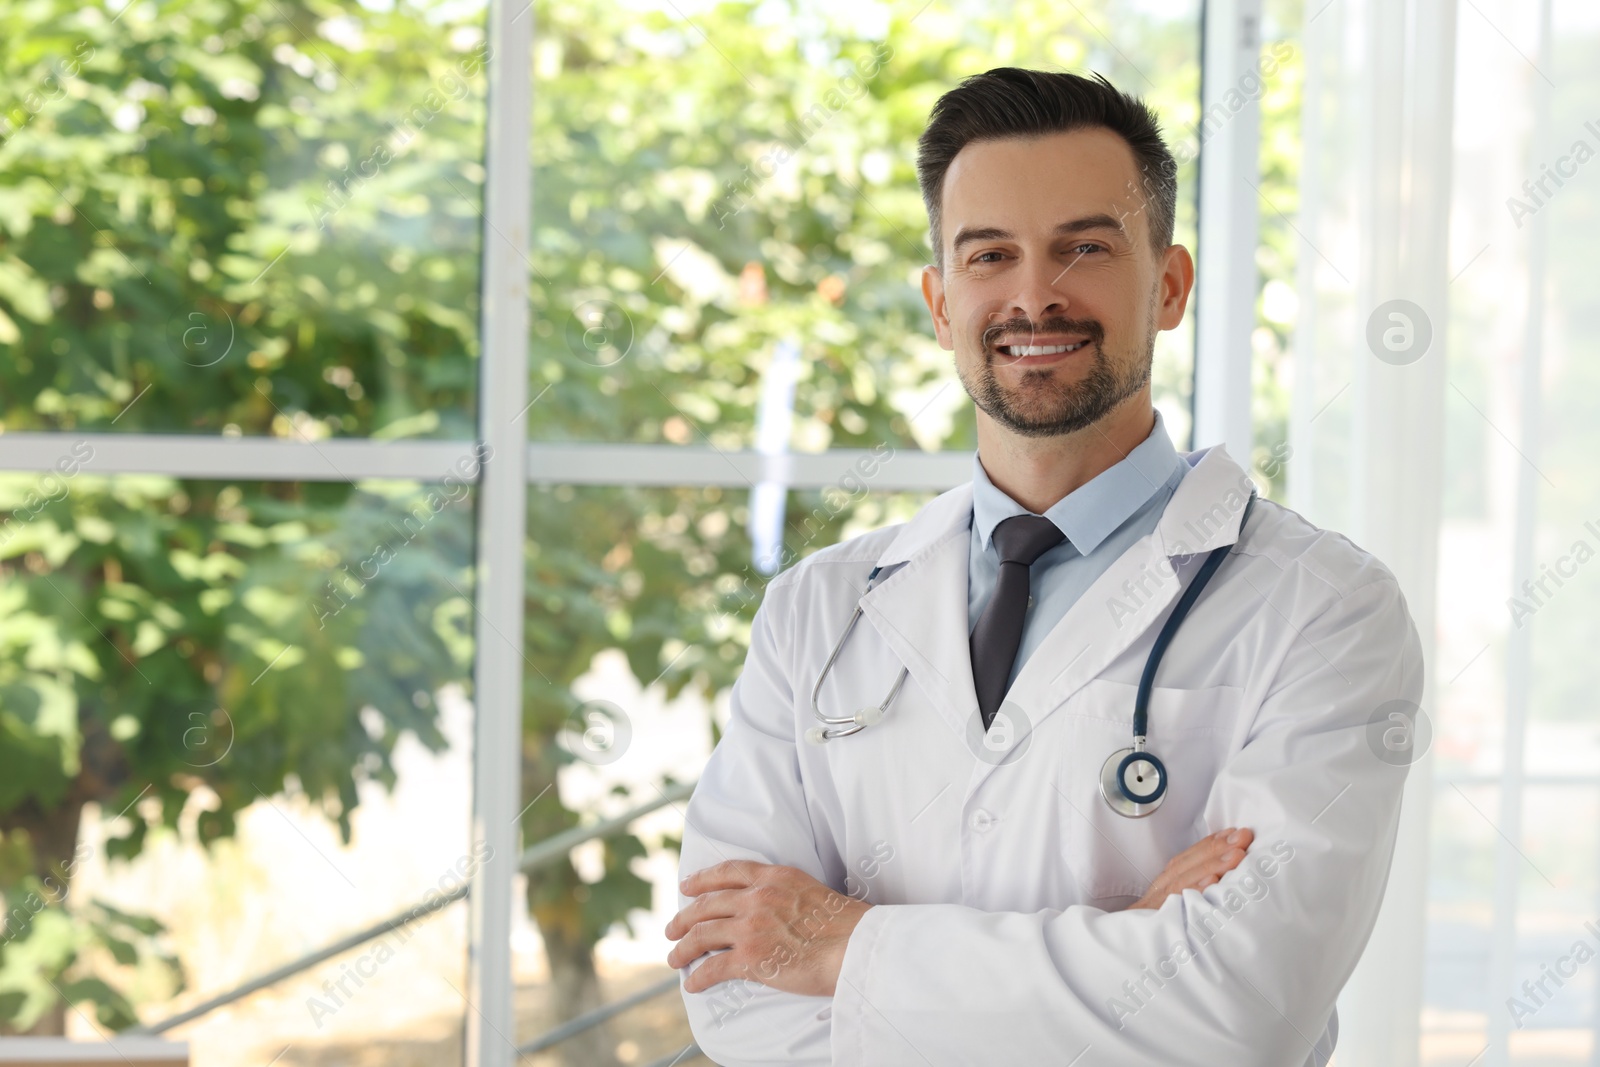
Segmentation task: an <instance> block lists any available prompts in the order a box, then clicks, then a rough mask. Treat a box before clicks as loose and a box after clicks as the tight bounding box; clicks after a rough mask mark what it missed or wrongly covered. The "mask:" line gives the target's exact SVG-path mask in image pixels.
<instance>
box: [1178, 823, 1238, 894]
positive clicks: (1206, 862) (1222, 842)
mask: <svg viewBox="0 0 1600 1067" xmlns="http://www.w3.org/2000/svg"><path fill="white" fill-rule="evenodd" d="M1230 832H1231V831H1229V830H1220V831H1218V832H1217V833H1214V834H1212V835H1211V836H1210V837H1205V838H1201V839H1200V840H1199V841H1198V842H1196V843H1195V844H1193V845H1191V846H1189V847H1188V848H1187V849H1185V850H1184V851H1182V852H1180V853H1178V854H1177V855H1176V856H1174V857H1173V858H1172V861H1171V862H1170V863H1168V864H1167V869H1166V871H1164V872H1163V873H1164V874H1166V875H1167V876H1168V877H1169V878H1170V879H1172V880H1176V881H1178V882H1188V881H1190V880H1192V879H1193V878H1195V877H1196V876H1197V875H1200V874H1203V873H1204V872H1206V871H1209V870H1210V869H1211V868H1212V867H1213V866H1214V865H1215V864H1216V862H1217V860H1218V858H1219V857H1221V856H1222V855H1224V854H1226V853H1227V851H1228V849H1229V848H1231V847H1233V846H1231V845H1229V844H1228V843H1227V841H1228V834H1229V833H1230Z"/></svg>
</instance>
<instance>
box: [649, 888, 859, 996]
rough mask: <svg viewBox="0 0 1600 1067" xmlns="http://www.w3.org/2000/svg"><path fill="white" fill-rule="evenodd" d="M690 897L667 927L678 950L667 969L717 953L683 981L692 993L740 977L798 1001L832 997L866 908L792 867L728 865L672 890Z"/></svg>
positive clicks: (668, 955) (675, 949) (669, 954)
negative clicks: (794, 996) (796, 995)
mask: <svg viewBox="0 0 1600 1067" xmlns="http://www.w3.org/2000/svg"><path fill="white" fill-rule="evenodd" d="M679 888H680V889H682V891H683V893H684V895H686V896H691V897H694V898H695V899H694V900H693V901H692V902H691V903H690V904H689V905H688V906H687V907H685V908H684V909H683V910H682V911H680V912H678V914H676V915H674V916H673V917H672V921H671V922H669V923H667V930H666V933H667V937H668V938H670V939H672V940H673V941H677V942H678V944H677V945H676V946H674V947H673V949H672V951H671V952H670V953H668V954H667V965H668V966H670V967H673V968H675V969H676V968H681V967H687V966H688V965H689V964H690V963H692V962H693V961H694V960H696V959H699V958H700V957H701V956H702V955H705V954H706V953H708V952H715V951H716V950H717V949H728V951H727V952H721V953H718V954H717V955H714V956H712V957H710V958H709V959H707V960H706V961H705V962H704V963H703V964H701V965H700V966H699V967H698V968H696V969H695V970H694V971H693V972H692V973H691V974H690V975H689V976H688V977H687V978H686V979H685V980H684V984H683V988H684V990H685V991H686V992H689V993H699V992H703V991H704V990H706V989H709V988H711V987H712V986H714V985H716V984H717V983H718V982H726V981H728V980H730V979H734V978H744V979H747V980H749V981H752V982H760V983H761V984H762V985H765V986H771V987H772V988H773V989H781V990H783V991H784V992H786V993H799V994H801V995H802V996H813V997H831V996H833V991H834V987H835V986H836V985H837V984H838V982H839V970H840V968H842V967H843V966H844V950H845V946H846V945H847V944H848V943H849V941H850V932H851V931H852V930H854V929H855V928H856V923H858V922H860V921H861V917H862V916H863V915H865V914H866V912H867V909H868V908H870V907H871V906H872V905H870V904H867V903H865V902H864V901H860V900H856V899H855V898H854V897H848V896H846V895H844V894H843V893H840V892H838V891H836V890H833V889H830V888H828V887H827V886H825V885H823V884H822V883H821V882H819V881H817V880H816V879H815V878H813V877H811V876H810V875H809V874H806V873H805V872H804V871H799V870H796V869H795V868H793V867H779V866H775V865H773V864H769V863H754V862H752V861H749V860H728V861H727V862H725V863H719V864H717V865H716V866H715V867H707V868H706V869H705V870H703V871H698V872H696V873H695V874H691V875H690V876H689V877H688V878H685V879H684V880H683V883H682V884H681V886H680V887H679Z"/></svg>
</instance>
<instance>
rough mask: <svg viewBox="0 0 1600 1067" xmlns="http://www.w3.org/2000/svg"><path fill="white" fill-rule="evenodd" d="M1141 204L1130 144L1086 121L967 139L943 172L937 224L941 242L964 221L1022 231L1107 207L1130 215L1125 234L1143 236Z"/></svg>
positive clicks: (1049, 227) (950, 237)
mask: <svg viewBox="0 0 1600 1067" xmlns="http://www.w3.org/2000/svg"><path fill="white" fill-rule="evenodd" d="M1143 204H1144V198H1143V197H1142V196H1141V195H1140V188H1139V168H1138V163H1137V161H1136V160H1135V159H1134V155H1133V149H1132V148H1130V147H1129V146H1128V142H1126V141H1124V140H1123V139H1122V138H1121V137H1120V136H1118V135H1117V134H1115V133H1113V132H1112V131H1110V130H1108V129H1105V128H1104V127H1101V126H1093V127H1086V128H1083V129H1078V130H1072V131H1070V132H1067V133H1048V134H1042V135H1040V136H1037V137H1006V138H1002V139H1000V140H994V141H975V142H973V143H972V144H969V145H967V146H966V147H964V148H963V149H961V151H960V152H957V153H956V157H955V159H953V160H951V161H950V168H949V169H948V170H947V171H945V176H944V190H943V202H942V205H941V214H942V218H941V227H940V228H941V229H942V230H943V238H944V241H945V242H946V247H947V248H948V247H949V242H950V241H952V240H953V238H954V236H955V234H956V233H957V232H958V231H959V230H960V229H961V228H962V227H963V226H982V227H990V226H993V227H999V228H1001V229H1005V230H1010V231H1011V232H1013V233H1015V234H1017V236H1018V237H1022V236H1025V234H1026V232H1027V231H1029V230H1037V229H1042V230H1044V231H1049V230H1052V229H1054V228H1055V226H1056V225H1057V224H1059V223H1062V222H1066V221H1070V220H1072V219H1075V218H1080V217H1082V216H1085V215H1091V214H1095V213H1097V212H1108V213H1110V214H1112V215H1115V216H1118V217H1121V216H1123V215H1125V214H1126V215H1129V216H1130V217H1128V218H1127V219H1125V222H1124V224H1125V225H1126V226H1127V227H1128V233H1129V236H1130V237H1135V238H1143V237H1145V236H1147V234H1148V226H1149V221H1148V220H1147V219H1145V218H1144V217H1143V216H1144V214H1145V213H1144V212H1143V211H1140V210H1139V208H1140V207H1142V206H1143ZM1131 216H1137V217H1131Z"/></svg>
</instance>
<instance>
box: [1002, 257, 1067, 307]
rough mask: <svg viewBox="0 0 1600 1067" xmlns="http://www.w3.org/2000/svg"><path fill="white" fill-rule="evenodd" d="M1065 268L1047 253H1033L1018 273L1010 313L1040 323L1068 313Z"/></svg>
mask: <svg viewBox="0 0 1600 1067" xmlns="http://www.w3.org/2000/svg"><path fill="white" fill-rule="evenodd" d="M1066 275H1067V269H1066V268H1064V267H1063V266H1062V265H1061V264H1060V263H1059V262H1057V261H1056V260H1054V259H1052V258H1051V257H1049V256H1034V257H1031V260H1030V261H1025V262H1024V263H1023V266H1022V270H1021V271H1019V272H1018V273H1017V277H1018V281H1019V285H1020V288H1018V290H1017V291H1016V292H1015V293H1013V294H1012V305H1011V311H1010V314H1011V315H1012V317H1021V318H1026V319H1027V320H1028V321H1029V322H1032V323H1035V324H1037V323H1040V322H1043V321H1044V320H1045V319H1046V318H1048V317H1052V316H1056V317H1059V316H1064V315H1066V313H1067V294H1066V284H1065V283H1066Z"/></svg>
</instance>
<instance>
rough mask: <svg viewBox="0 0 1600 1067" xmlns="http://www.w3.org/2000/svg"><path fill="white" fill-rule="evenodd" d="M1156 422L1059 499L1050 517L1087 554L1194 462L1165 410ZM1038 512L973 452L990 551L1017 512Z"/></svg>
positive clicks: (976, 501)
mask: <svg viewBox="0 0 1600 1067" xmlns="http://www.w3.org/2000/svg"><path fill="white" fill-rule="evenodd" d="M1155 413H1156V421H1155V426H1154V427H1152V428H1151V430H1150V435H1149V436H1148V437H1146V438H1145V439H1144V440H1143V441H1141V442H1140V443H1139V444H1138V445H1137V446H1135V448H1134V449H1133V451H1132V452H1129V453H1128V454H1127V455H1126V456H1124V457H1123V458H1122V459H1121V460H1119V461H1117V462H1116V463H1114V464H1112V465H1111V466H1110V467H1108V468H1107V469H1105V470H1103V471H1101V472H1100V473H1099V474H1097V475H1095V476H1094V477H1093V478H1091V479H1090V480H1089V481H1088V482H1085V483H1084V484H1083V485H1081V486H1079V487H1078V488H1076V489H1074V490H1073V491H1072V492H1070V493H1068V494H1067V495H1066V496H1064V497H1062V498H1061V499H1060V500H1058V501H1056V502H1055V504H1053V505H1052V506H1051V507H1050V508H1049V510H1047V511H1046V512H1045V513H1044V517H1045V518H1047V519H1049V520H1050V521H1051V522H1053V523H1055V524H1056V527H1057V528H1058V529H1059V530H1060V531H1061V532H1062V533H1064V534H1066V535H1067V540H1069V541H1071V542H1072V544H1073V546H1074V547H1076V548H1077V550H1078V552H1079V553H1080V554H1081V555H1085V556H1086V555H1088V554H1089V553H1090V552H1093V551H1094V550H1095V547H1096V546H1097V545H1099V544H1100V542H1101V541H1104V540H1105V539H1106V538H1107V537H1109V536H1110V535H1111V533H1112V532H1113V531H1114V530H1116V529H1117V527H1119V526H1121V525H1122V524H1123V523H1124V522H1127V521H1128V518H1129V517H1130V516H1131V515H1132V514H1133V513H1134V512H1136V511H1138V510H1139V508H1141V507H1142V506H1144V504H1146V503H1147V502H1148V501H1149V500H1150V498H1151V497H1153V496H1155V495H1156V493H1157V492H1158V491H1160V490H1161V489H1162V488H1163V487H1164V486H1166V485H1167V483H1168V482H1170V481H1172V480H1173V479H1175V478H1177V477H1180V476H1181V471H1182V470H1183V469H1186V468H1187V467H1188V464H1187V463H1185V462H1183V460H1182V459H1180V458H1179V456H1178V452H1177V450H1176V449H1174V448H1173V447H1172V439H1171V438H1170V437H1168V436H1167V428H1166V424H1165V422H1164V421H1163V420H1162V418H1161V409H1160V408H1157V409H1155ZM1028 514H1032V513H1031V512H1029V511H1028V509H1027V508H1025V507H1023V506H1022V505H1021V504H1018V503H1017V502H1016V501H1015V500H1012V499H1011V498H1010V497H1009V496H1007V495H1006V494H1005V493H1003V492H1001V491H1000V490H999V489H998V488H996V487H995V484H994V483H993V482H991V481H990V480H989V475H988V472H987V471H985V470H984V469H983V462H982V460H981V458H980V457H979V455H978V453H977V452H973V454H972V527H973V529H974V530H976V531H977V533H978V536H979V538H980V540H981V543H982V547H983V548H984V549H985V550H987V549H988V547H989V543H990V541H991V540H992V539H993V536H994V528H995V527H996V526H998V525H999V524H1000V523H1001V521H1003V520H1005V519H1009V518H1011V517H1012V516H1013V515H1028Z"/></svg>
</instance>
